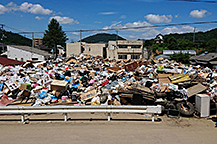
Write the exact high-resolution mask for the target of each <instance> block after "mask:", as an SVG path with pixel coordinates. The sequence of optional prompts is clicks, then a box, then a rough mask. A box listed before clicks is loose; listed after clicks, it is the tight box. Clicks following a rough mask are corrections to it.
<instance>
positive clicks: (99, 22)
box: [94, 21, 102, 24]
mask: <svg viewBox="0 0 217 144" xmlns="http://www.w3.org/2000/svg"><path fill="white" fill-rule="evenodd" d="M94 23H98V24H101V23H102V22H101V21H95V22H94Z"/></svg>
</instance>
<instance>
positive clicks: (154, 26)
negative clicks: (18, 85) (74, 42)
mask: <svg viewBox="0 0 217 144" xmlns="http://www.w3.org/2000/svg"><path fill="white" fill-rule="evenodd" d="M214 23H217V20H216V21H205V22H186V23H175V24H162V25H150V26H138V27H121V28H110V29H104V28H103V29H89V30H72V31H63V32H93V31H112V30H115V31H120V30H130V29H143V28H157V27H170V26H182V25H200V24H214ZM18 33H19V34H32V33H45V32H33V31H32V32H25V31H21V32H18Z"/></svg>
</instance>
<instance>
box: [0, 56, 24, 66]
mask: <svg viewBox="0 0 217 144" xmlns="http://www.w3.org/2000/svg"><path fill="white" fill-rule="evenodd" d="M23 63H24V62H22V61H18V60H13V59H9V58H5V57H0V64H1V65H20V64H23Z"/></svg>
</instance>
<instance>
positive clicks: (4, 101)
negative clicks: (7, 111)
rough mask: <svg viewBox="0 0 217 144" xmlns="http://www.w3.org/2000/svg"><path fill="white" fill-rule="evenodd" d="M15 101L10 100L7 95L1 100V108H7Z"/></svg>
mask: <svg viewBox="0 0 217 144" xmlns="http://www.w3.org/2000/svg"><path fill="white" fill-rule="evenodd" d="M13 101H14V100H9V99H8V96H7V95H5V94H4V95H3V96H2V98H1V100H0V106H6V105H7V104H9V103H12V102H13Z"/></svg>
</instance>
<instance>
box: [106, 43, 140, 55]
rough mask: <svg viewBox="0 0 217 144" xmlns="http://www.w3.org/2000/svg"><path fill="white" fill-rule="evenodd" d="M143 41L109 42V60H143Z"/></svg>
mask: <svg viewBox="0 0 217 144" xmlns="http://www.w3.org/2000/svg"><path fill="white" fill-rule="evenodd" d="M142 51H143V41H140V40H137V41H136V40H117V41H109V44H108V48H107V58H109V59H140V58H142V57H143V56H142V53H143V52H142Z"/></svg>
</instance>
